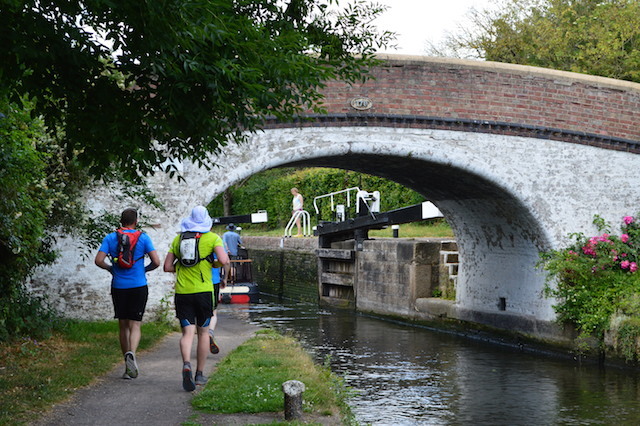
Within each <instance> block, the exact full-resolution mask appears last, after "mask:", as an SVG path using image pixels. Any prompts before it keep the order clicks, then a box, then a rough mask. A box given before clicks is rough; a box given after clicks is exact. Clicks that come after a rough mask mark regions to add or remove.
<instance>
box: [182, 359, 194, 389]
mask: <svg viewBox="0 0 640 426" xmlns="http://www.w3.org/2000/svg"><path fill="white" fill-rule="evenodd" d="M182 389H184V390H186V391H187V392H193V391H194V390H196V384H195V382H194V381H193V374H191V366H188V365H185V366H184V367H183V369H182Z"/></svg>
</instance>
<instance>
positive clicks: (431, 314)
mask: <svg viewBox="0 0 640 426" xmlns="http://www.w3.org/2000/svg"><path fill="white" fill-rule="evenodd" d="M243 240H244V243H245V246H246V247H247V248H248V249H249V252H250V255H251V257H252V258H253V259H254V270H255V275H256V279H257V281H258V282H259V283H260V288H261V291H262V292H264V293H265V294H268V295H273V296H276V297H278V298H284V299H292V300H299V301H305V302H312V303H319V304H320V306H331V307H338V308H344V309H348V310H354V311H356V312H358V313H362V314H368V315H373V316H379V317H384V318H387V319H392V320H398V321H401V322H409V323H414V324H418V325H422V326H427V327H434V328H439V329H445V330H449V331H452V332H456V333H459V334H463V335H466V336H468V337H470V338H473V339H478V340H483V341H492V342H494V343H498V344H501V345H505V346H510V347H515V348H518V349H519V350H526V351H531V352H536V353H547V354H553V355H554V356H561V357H565V358H571V359H580V361H583V362H602V361H603V359H606V361H607V362H608V363H611V364H616V365H621V366H627V367H628V366H629V365H628V363H626V362H625V361H624V360H623V359H622V358H621V357H620V356H619V354H618V353H617V352H616V350H615V349H613V348H612V347H609V348H607V350H606V352H604V353H602V354H600V353H596V352H597V351H594V352H593V353H592V354H591V355H584V354H580V355H578V354H576V353H575V346H574V339H575V337H576V334H575V332H574V330H573V329H572V328H570V327H563V326H561V325H559V324H557V323H555V322H552V321H543V320H540V319H538V318H536V317H535V316H534V315H532V314H527V313H523V312H516V311H514V310H512V309H511V302H512V300H513V298H514V297H512V298H511V299H507V298H499V299H498V300H497V301H496V304H495V309H493V310H486V309H476V308H473V307H468V306H460V305H458V304H457V303H456V300H455V291H456V281H457V273H458V270H459V269H458V268H459V264H458V263H457V262H458V252H457V246H456V244H455V241H452V240H450V239H433V238H380V239H371V240H366V241H364V243H363V246H362V250H354V248H353V247H354V244H353V241H345V242H341V243H334V244H333V245H332V247H331V248H330V249H325V248H318V247H317V239H316V238H277V237H244V238H243ZM442 296H445V297H442ZM512 296H514V295H512ZM539 297H541V298H542V297H543V296H542V295H539ZM603 355H605V356H604V358H603Z"/></svg>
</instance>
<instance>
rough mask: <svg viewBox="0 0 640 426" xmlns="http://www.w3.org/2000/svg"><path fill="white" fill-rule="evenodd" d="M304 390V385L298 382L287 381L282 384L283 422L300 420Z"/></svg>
mask: <svg viewBox="0 0 640 426" xmlns="http://www.w3.org/2000/svg"><path fill="white" fill-rule="evenodd" d="M304 390H305V386H304V383H302V382H300V381H298V380H289V381H286V382H284V383H283V384H282V392H284V419H285V420H299V419H301V418H302V392H304Z"/></svg>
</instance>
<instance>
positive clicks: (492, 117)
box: [35, 57, 640, 323]
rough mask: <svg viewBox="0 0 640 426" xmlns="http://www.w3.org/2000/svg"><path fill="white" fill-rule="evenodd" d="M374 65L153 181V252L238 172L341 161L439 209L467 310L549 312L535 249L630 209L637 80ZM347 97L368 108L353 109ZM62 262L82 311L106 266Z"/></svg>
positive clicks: (513, 69)
mask: <svg viewBox="0 0 640 426" xmlns="http://www.w3.org/2000/svg"><path fill="white" fill-rule="evenodd" d="M372 72H373V73H377V74H376V75H377V76H378V79H377V80H375V81H373V82H369V83H367V84H365V85H361V86H346V85H344V84H341V83H339V82H333V83H331V84H330V85H329V87H327V89H326V91H327V102H326V104H327V109H328V113H327V114H325V115H322V116H310V118H311V120H303V119H301V120H300V121H298V122H296V123H277V122H272V123H269V124H268V126H267V127H266V128H265V130H264V131H263V132H258V133H256V134H255V135H252V136H251V137H250V138H249V140H248V141H247V142H246V143H245V144H243V145H240V146H236V145H230V146H228V147H227V149H225V151H224V152H223V153H222V154H221V155H220V156H218V157H217V158H215V159H214V162H215V163H216V164H217V165H218V167H217V168H216V169H214V170H210V171H206V170H201V169H198V168H197V167H196V166H194V165H192V164H189V163H185V164H182V165H181V168H182V172H183V176H184V178H185V182H183V183H179V182H175V181H173V180H170V179H169V178H168V177H166V176H163V175H157V176H155V177H153V178H152V179H150V185H151V187H152V188H153V189H155V190H157V191H158V194H159V195H160V199H161V201H163V202H164V203H165V205H167V206H169V207H170V208H169V209H168V210H166V211H162V212H161V211H156V210H153V209H149V210H147V211H146V215H147V217H148V218H149V219H150V221H151V222H152V223H155V224H156V226H154V227H153V228H150V229H149V230H148V232H149V233H150V235H151V236H152V238H153V240H154V242H156V247H157V248H158V250H159V252H160V254H161V255H162V256H164V253H166V247H167V246H168V242H169V241H170V240H171V238H172V237H173V236H174V235H175V232H176V229H177V224H178V223H179V220H180V218H181V217H183V216H184V215H186V214H187V213H188V211H189V210H190V208H191V207H193V206H194V205H196V204H206V203H208V202H209V201H210V200H211V199H213V197H215V196H216V195H217V194H219V193H221V192H222V191H223V190H224V189H226V188H227V187H229V186H231V185H233V184H234V183H237V182H239V181H241V180H242V179H244V178H246V177H249V176H251V175H254V174H256V173H259V172H261V171H264V170H267V169H270V168H274V167H281V166H324V167H337V168H344V169H349V170H355V171H361V172H366V173H370V174H374V175H379V176H383V177H386V178H389V179H392V180H394V181H396V182H399V183H401V184H403V185H405V186H407V187H409V188H412V189H414V190H416V191H418V192H420V193H421V194H423V195H425V196H426V197H427V198H428V199H430V200H431V201H433V202H434V203H435V204H436V205H437V206H438V207H439V208H440V210H441V211H442V212H443V213H444V214H445V215H446V217H447V220H448V221H449V223H450V224H451V225H452V227H453V228H454V232H455V233H456V236H457V239H458V243H459V247H460V251H461V258H462V265H463V267H462V270H461V271H460V275H459V278H458V288H457V300H456V305H457V306H458V308H459V311H460V312H468V313H470V314H466V315H461V317H464V318H481V317H482V314H483V313H495V312H497V311H498V300H499V299H500V298H504V299H506V301H507V306H508V311H509V312H510V313H511V314H515V315H519V316H520V317H522V318H525V319H530V320H532V321H534V322H536V321H538V322H541V323H545V322H549V321H552V320H553V318H554V313H553V309H552V303H553V301H551V300H548V299H545V298H543V297H542V295H541V292H542V289H543V283H544V276H543V275H542V274H541V272H540V271H539V270H537V269H536V268H535V264H536V262H537V260H538V253H539V251H540V250H546V249H548V248H556V247H559V246H560V245H561V244H562V243H563V242H565V241H566V235H567V234H568V233H569V232H585V233H591V232H594V231H595V229H594V228H593V226H592V224H591V223H592V219H593V216H594V214H599V215H601V216H603V217H604V218H605V219H607V220H609V221H611V222H612V223H619V220H620V218H621V217H622V216H624V215H627V214H632V213H635V211H636V210H638V206H637V200H638V198H639V196H640V189H639V188H638V184H637V182H638V181H639V180H638V178H639V177H640V172H639V171H640V167H639V166H640V156H638V155H637V153H640V148H639V145H638V141H640V127H638V126H637V125H636V124H637V114H638V111H640V85H637V84H633V83H627V82H617V81H615V80H610V79H602V78H597V77H588V76H582V75H577V74H571V73H562V72H557V71H549V70H541V69H533V68H530V67H519V66H513V65H503V64H490V63H489V64H488V63H474V62H468V61H451V60H440V59H437V60H434V59H429V58H415V57H414V58H409V59H403V58H392V59H390V60H389V62H388V63H387V66H383V67H381V68H380V69H376V70H373V71H372ZM354 99H356V100H358V102H355V105H356V106H358V108H362V107H367V106H369V105H370V107H369V109H366V110H361V109H358V110H355V109H354V108H353V105H352V102H351V101H352V100H354ZM383 196H384V194H383ZM92 202H93V205H94V207H95V208H96V210H97V211H99V210H100V209H106V210H109V211H113V210H116V211H117V210H118V209H120V208H122V207H124V206H125V205H126V204H127V203H126V202H122V201H120V202H118V200H114V199H113V197H111V196H103V195H99V194H95V195H94V196H93V200H92ZM69 251H70V249H69V250H67V249H65V253H67V252H69ZM63 257H64V256H63ZM76 257H77V256H76ZM64 262H65V261H64V259H63V260H61V262H60V263H59V264H58V265H57V266H56V265H54V267H53V269H55V270H54V271H52V270H51V269H49V270H48V271H47V274H48V276H47V279H48V280H49V281H51V282H52V284H51V285H49V286H47V287H46V288H47V289H48V290H50V291H53V289H54V287H55V288H63V289H64V288H65V286H66V287H67V288H68V280H69V277H70V276H73V279H74V286H73V288H74V289H77V290H74V291H73V292H71V294H70V293H69V292H68V291H67V292H66V293H64V291H59V293H60V297H61V298H64V299H65V300H66V301H69V302H68V303H69V304H68V308H69V310H70V311H72V312H73V310H74V306H75V309H79V311H80V312H83V311H84V309H82V308H78V307H77V303H76V302H72V301H71V300H72V299H73V298H76V299H77V298H79V297H81V298H85V299H86V298H90V297H91V296H90V295H88V293H91V290H87V288H86V282H93V283H95V282H96V281H99V280H102V278H100V279H97V278H96V277H95V274H94V272H95V271H92V270H91V266H90V265H89V268H88V269H85V265H77V262H76V264H75V265H74V267H75V270H72V271H71V274H70V272H69V270H65V269H64V267H63V266H62V265H64V264H65V263H64ZM83 274H84V275H83ZM51 276H54V279H53V280H51ZM88 276H90V278H88ZM151 279H152V280H155V282H156V283H157V287H155V288H152V289H151V291H152V295H151V297H152V299H155V300H159V299H160V298H161V297H162V296H164V295H165V294H166V293H167V292H168V291H169V290H170V289H171V287H172V277H170V276H169V277H168V276H167V275H166V274H162V273H161V272H154V273H153V275H152V277H151ZM38 280H40V281H41V282H42V281H44V279H43V278H38V277H37V276H36V277H35V281H36V282H37V281H38ZM107 280H108V278H107V277H105V278H104V281H107ZM56 283H57V284H56ZM97 285H98V284H96V285H94V287H95V286H97ZM99 285H102V286H108V284H105V283H104V282H101V283H99ZM83 286H84V287H83ZM81 287H83V288H82V289H81ZM62 293H64V294H62ZM72 303H76V305H74V306H72ZM105 306H106V307H105V312H109V309H110V308H109V304H108V303H105ZM476 314H477V315H476ZM464 318H463V319H464ZM480 321H481V319H480Z"/></svg>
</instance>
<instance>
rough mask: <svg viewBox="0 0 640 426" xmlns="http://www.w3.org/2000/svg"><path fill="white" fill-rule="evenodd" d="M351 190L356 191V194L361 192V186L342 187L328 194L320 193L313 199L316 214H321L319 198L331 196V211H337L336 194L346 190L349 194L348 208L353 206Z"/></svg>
mask: <svg viewBox="0 0 640 426" xmlns="http://www.w3.org/2000/svg"><path fill="white" fill-rule="evenodd" d="M351 191H355V192H356V194H357V193H358V192H360V188H358V187H357V186H354V187H353V188H348V189H342V190H340V191H335V192H330V193H328V194H324V195H319V196H317V197H316V198H314V199H313V207H314V208H315V209H316V215H319V214H320V209H319V208H318V200H319V199H321V198H327V197H329V198H330V200H331V211H332V212H335V211H336V206H335V203H334V196H336V195H338V194H343V193H345V192H346V194H347V208H349V207H351V196H350V195H349V193H350V192H351Z"/></svg>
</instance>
